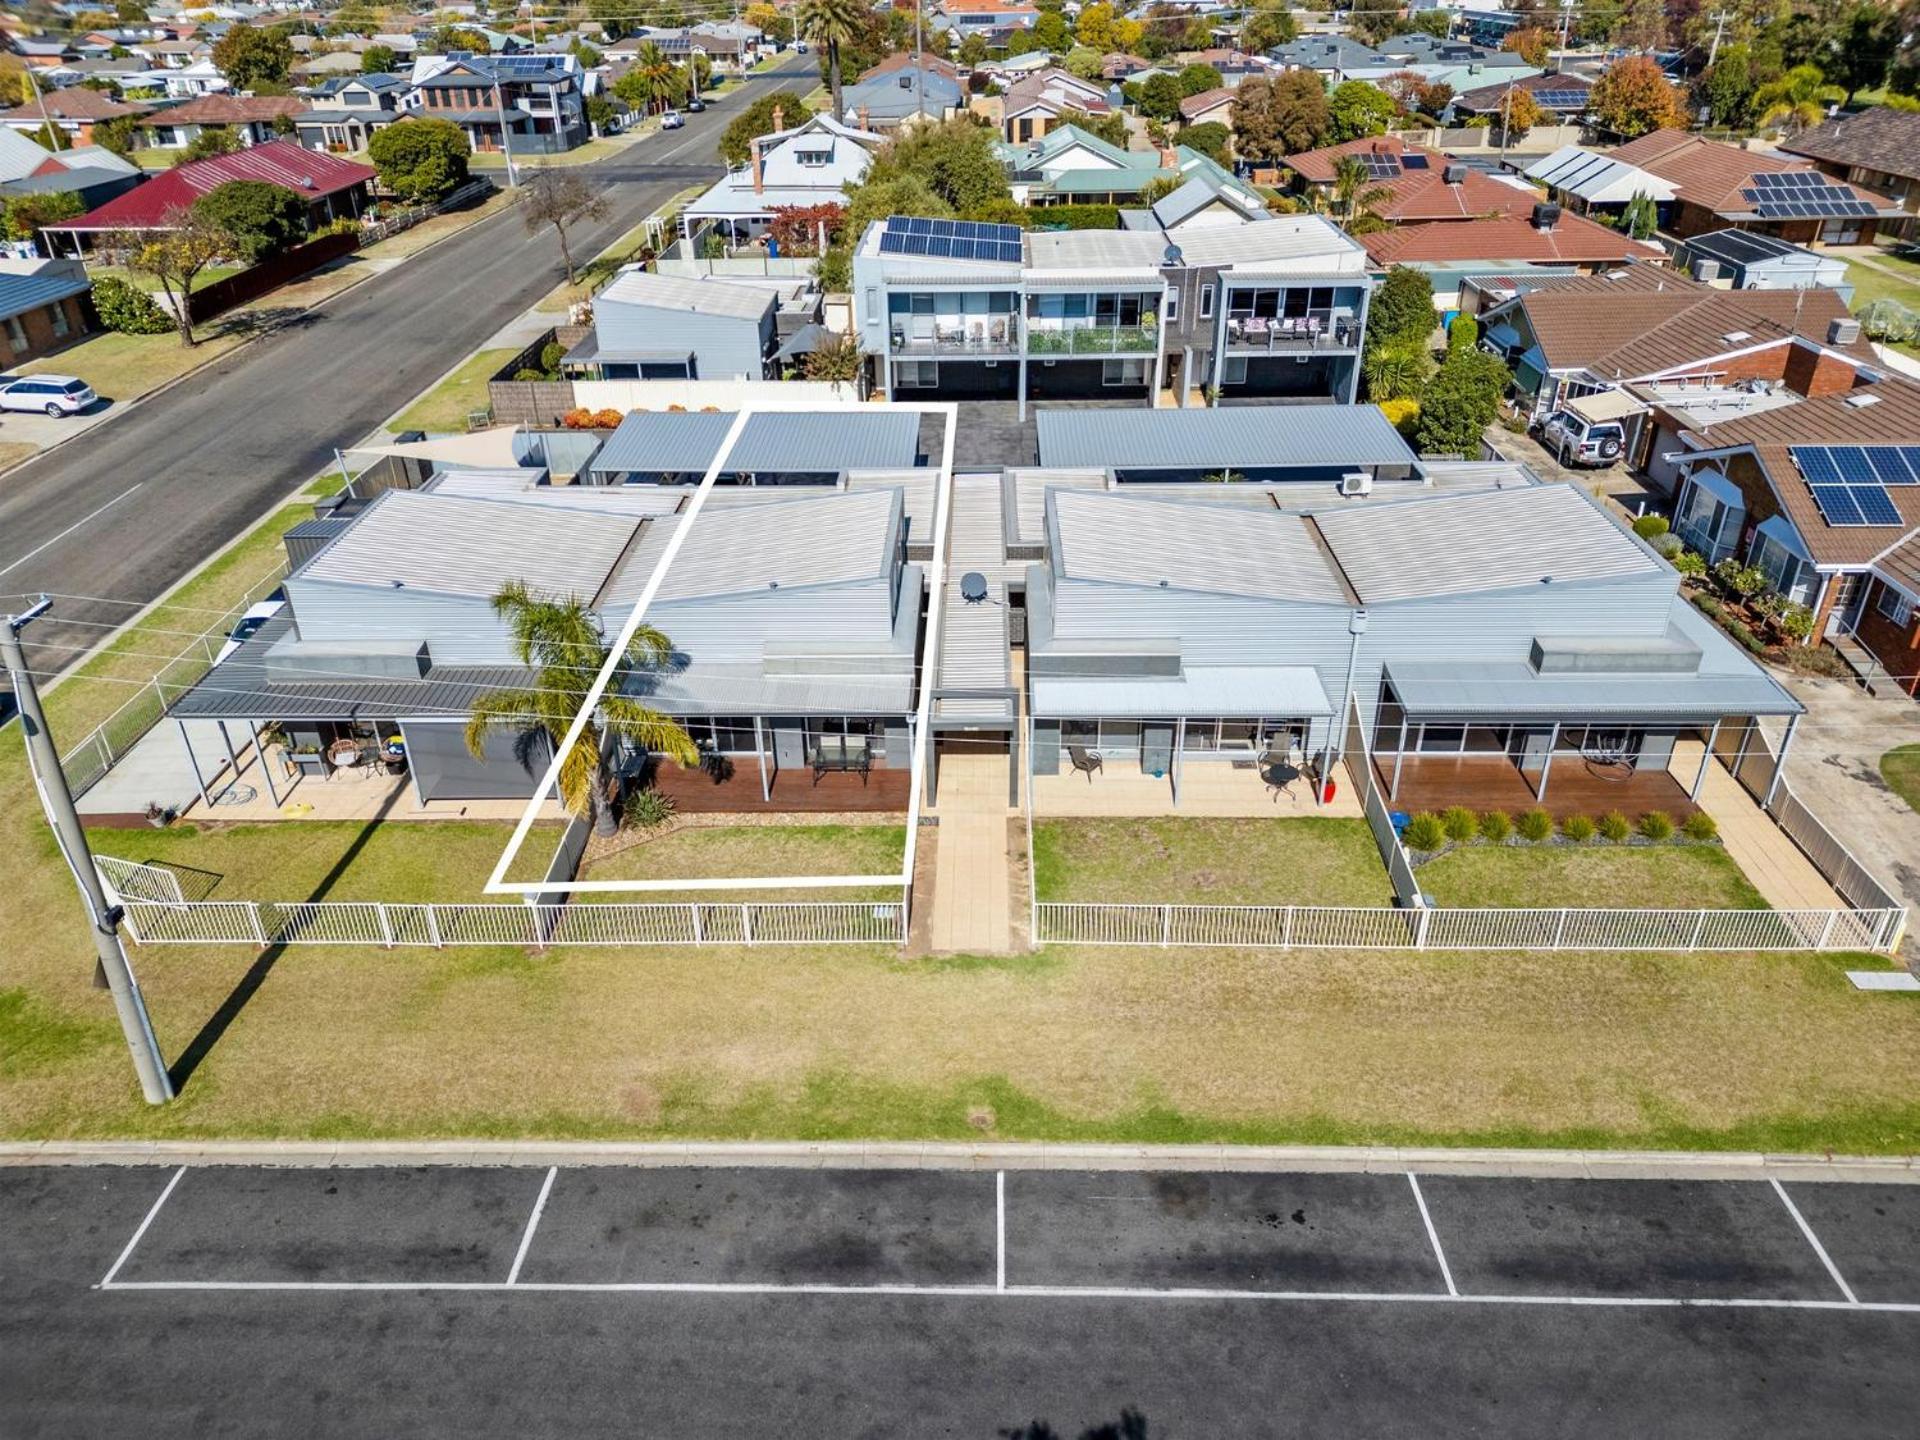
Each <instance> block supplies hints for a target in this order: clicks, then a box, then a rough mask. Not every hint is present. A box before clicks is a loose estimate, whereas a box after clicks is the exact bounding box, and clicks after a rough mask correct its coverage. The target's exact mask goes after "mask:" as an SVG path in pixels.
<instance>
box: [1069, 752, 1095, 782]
mask: <svg viewBox="0 0 1920 1440" xmlns="http://www.w3.org/2000/svg"><path fill="white" fill-rule="evenodd" d="M1067 758H1068V759H1069V760H1071V761H1073V768H1074V769H1075V770H1078V771H1079V772H1080V773H1081V774H1082V775H1085V776H1086V777H1087V783H1088V784H1089V785H1091V784H1092V783H1093V772H1094V771H1096V770H1099V769H1101V764H1100V752H1099V751H1098V750H1088V749H1086V748H1085V747H1083V746H1080V745H1069V746H1068V747H1067Z"/></svg>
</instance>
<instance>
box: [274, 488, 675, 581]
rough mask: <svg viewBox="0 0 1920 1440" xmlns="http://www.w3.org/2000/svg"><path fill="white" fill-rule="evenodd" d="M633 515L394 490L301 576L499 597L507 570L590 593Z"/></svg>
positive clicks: (622, 542)
mask: <svg viewBox="0 0 1920 1440" xmlns="http://www.w3.org/2000/svg"><path fill="white" fill-rule="evenodd" d="M639 524H640V521H639V520H638V519H637V518H636V517H634V516H633V515H630V514H629V515H601V514H584V513H581V512H578V511H573V510H563V509H558V508H554V507H550V506H544V505H516V506H512V507H511V508H509V507H507V506H505V505H502V504H501V503H500V502H498V501H494V500H474V499H469V498H467V497H464V496H453V495H436V494H433V493H432V492H431V491H421V490H388V491H386V492H385V493H384V494H382V495H380V496H379V497H378V498H377V499H375V500H374V502H373V503H372V504H371V505H369V506H368V507H367V508H366V509H365V510H363V511H362V512H361V513H360V515H359V517H358V518H357V519H356V520H355V521H354V524H353V527H352V528H351V529H349V530H348V531H347V532H346V533H345V534H344V535H342V536H340V537H339V538H338V539H337V540H335V541H334V542H333V543H332V544H331V545H329V546H327V548H326V549H324V550H322V551H321V552H320V553H319V554H318V555H315V556H314V557H313V559H312V560H310V561H308V562H307V564H306V565H305V566H304V567H303V568H302V569H301V570H300V571H299V574H298V578H299V579H301V580H308V581H327V582H331V583H333V584H338V585H366V586H373V587H377V588H380V589H388V588H405V589H414V590H424V591H430V592H433V593H435V594H441V595H465V596H474V597H481V598H490V597H492V596H493V595H494V594H495V593H496V592H497V591H498V590H499V589H500V586H501V585H502V584H503V583H504V582H506V581H508V580H519V581H521V582H522V583H524V584H525V585H527V586H529V587H530V588H531V589H533V590H535V591H537V592H540V593H543V594H547V595H577V596H581V597H583V598H584V597H589V596H591V595H592V594H593V592H594V591H596V590H597V589H599V588H600V585H601V582H602V581H603V580H604V579H605V578H606V576H607V573H608V572H609V571H610V570H612V569H613V566H614V563H615V562H616V561H617V560H619V558H620V555H621V552H622V551H624V550H625V549H626V547H627V543H628V541H630V540H631V539H632V538H633V534H634V530H635V529H636V528H637V527H638V525H639Z"/></svg>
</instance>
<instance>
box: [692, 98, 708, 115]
mask: <svg viewBox="0 0 1920 1440" xmlns="http://www.w3.org/2000/svg"><path fill="white" fill-rule="evenodd" d="M706 108H707V102H706V101H704V100H702V99H701V98H700V97H699V96H698V95H696V96H694V97H693V98H692V99H691V100H689V101H687V113H688V114H690V115H698V114H700V113H702V112H703V111H704V110H705V109H706Z"/></svg>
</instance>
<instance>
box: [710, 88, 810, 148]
mask: <svg viewBox="0 0 1920 1440" xmlns="http://www.w3.org/2000/svg"><path fill="white" fill-rule="evenodd" d="M775 110H778V111H779V112H780V126H779V128H783V129H791V128H793V127H794V126H796V125H804V124H806V123H807V121H809V120H811V119H812V118H813V107H812V106H810V105H808V104H807V102H806V101H805V100H804V99H802V98H801V97H800V96H799V95H797V94H795V93H794V92H793V91H791V90H775V91H774V92H773V93H772V94H771V95H762V96H761V97H760V98H759V99H757V100H755V101H754V102H753V103H752V104H751V105H749V106H747V108H746V109H744V110H742V111H741V112H740V113H739V114H738V115H735V116H734V117H733V119H732V120H730V121H728V122H727V128H726V129H725V130H722V131H721V132H720V158H721V159H722V160H724V161H726V162H727V164H729V165H744V164H746V163H747V162H748V161H749V160H751V159H752V158H753V142H754V141H755V140H758V139H759V138H760V137H761V136H762V135H771V134H773V133H774V130H775V128H776V127H775V125H774V123H773V112H774V111H775Z"/></svg>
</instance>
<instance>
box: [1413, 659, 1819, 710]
mask: <svg viewBox="0 0 1920 1440" xmlns="http://www.w3.org/2000/svg"><path fill="white" fill-rule="evenodd" d="M1750 669H1751V672H1752V673H1751V674H1747V675H1736V674H1720V673H1711V674H1709V673H1702V674H1697V675H1670V674H1653V675H1540V674H1536V673H1535V672H1534V670H1533V669H1532V667H1530V666H1528V665H1526V664H1524V663H1522V662H1519V661H1513V662H1510V663H1506V664H1497V663H1479V664H1476V663H1471V662H1468V663H1461V662H1458V661H1445V662H1442V661H1420V662H1416V663H1411V664H1409V663H1406V662H1402V661H1391V662H1389V663H1388V665H1387V676H1388V678H1389V679H1390V680H1391V681H1392V682H1393V689H1394V693H1395V694H1396V695H1398V696H1399V697H1400V702H1401V703H1402V704H1403V705H1405V706H1406V707H1407V711H1408V713H1409V714H1411V715H1415V716H1428V715H1448V716H1460V717H1463V718H1464V717H1470V716H1516V715H1540V716H1553V717H1556V718H1564V719H1574V718H1579V717H1588V716H1601V715H1631V716H1645V717H1647V718H1649V719H1671V720H1708V719H1719V718H1720V717H1721V716H1723V715H1797V714H1799V713H1800V711H1801V709H1802V708H1803V707H1802V706H1801V705H1800V702H1799V701H1797V700H1795V699H1794V698H1793V697H1792V696H1791V695H1789V694H1787V692H1786V691H1784V690H1782V689H1781V688H1780V687H1779V686H1778V685H1776V684H1774V683H1773V681H1772V680H1770V679H1768V678H1767V675H1766V673H1765V672H1764V671H1762V670H1761V669H1760V668H1759V666H1757V665H1755V666H1751V667H1750Z"/></svg>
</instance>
